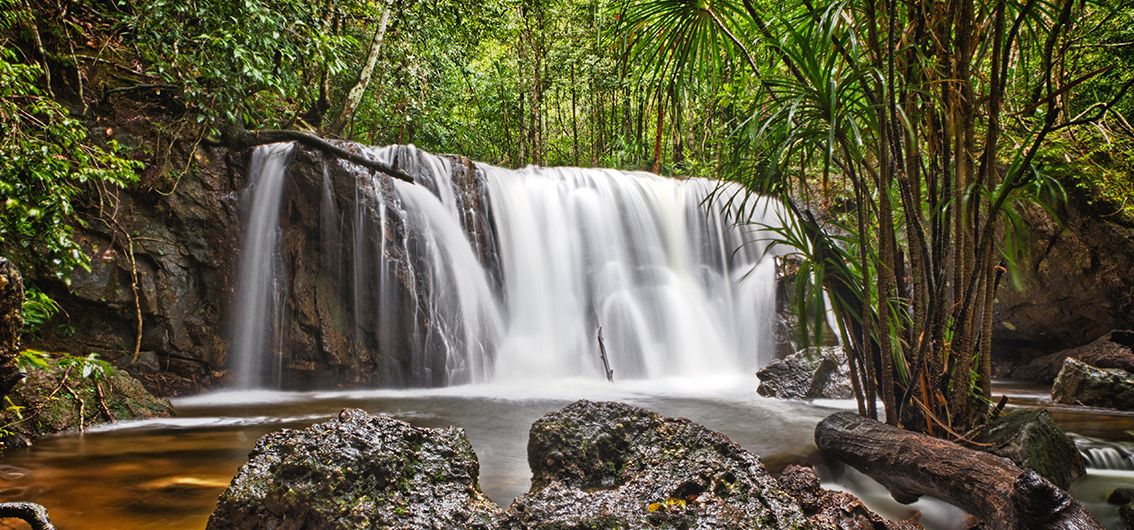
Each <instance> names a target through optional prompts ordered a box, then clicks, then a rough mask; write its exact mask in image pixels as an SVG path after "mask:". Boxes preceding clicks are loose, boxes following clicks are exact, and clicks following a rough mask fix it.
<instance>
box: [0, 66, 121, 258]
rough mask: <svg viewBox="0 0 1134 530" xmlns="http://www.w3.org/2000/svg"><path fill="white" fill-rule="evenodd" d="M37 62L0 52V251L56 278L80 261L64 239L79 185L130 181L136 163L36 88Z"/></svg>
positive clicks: (69, 230) (69, 228) (76, 250)
mask: <svg viewBox="0 0 1134 530" xmlns="http://www.w3.org/2000/svg"><path fill="white" fill-rule="evenodd" d="M41 75H42V70H41V69H40V67H39V66H37V65H33V64H23V63H20V62H17V61H16V56H15V54H14V53H12V52H11V51H10V50H7V49H5V50H3V51H2V52H0V196H2V197H4V199H3V204H2V205H0V254H3V255H6V256H8V257H9V258H10V259H12V261H13V262H14V263H16V264H17V265H18V266H20V267H23V268H33V269H36V270H38V271H40V272H41V273H46V274H53V275H55V276H57V277H59V278H61V279H65V278H66V277H67V275H68V274H69V273H70V272H71V271H72V270H73V269H75V268H76V267H79V268H86V267H87V266H88V258H87V256H85V255H84V254H83V252H82V250H81V249H80V248H79V245H78V244H77V243H76V242H75V241H74V240H73V239H72V234H73V229H72V223H73V222H75V207H74V204H73V203H74V201H75V199H76V197H77V196H78V195H79V194H80V193H81V191H82V189H83V186H88V185H90V186H109V187H121V186H125V185H128V184H130V183H131V182H134V180H135V179H136V176H135V173H134V170H135V169H136V167H137V165H136V163H134V162H132V161H131V160H129V159H127V158H125V157H124V156H123V155H122V153H121V152H120V150H119V146H118V145H117V144H116V143H115V142H114V141H110V142H108V143H107V144H106V145H99V144H98V143H95V142H93V141H92V140H91V139H90V138H88V136H87V131H86V129H85V127H84V126H83V124H82V123H81V122H79V121H78V120H75V119H73V118H71V117H70V116H69V113H68V112H67V110H66V109H65V108H63V106H62V105H60V104H59V103H58V102H56V101H55V100H54V99H53V98H51V97H50V96H48V95H46V94H45V93H44V92H43V91H42V90H41V89H40V88H38V87H37V86H36V81H37V79H38V78H39V77H40V76H41Z"/></svg>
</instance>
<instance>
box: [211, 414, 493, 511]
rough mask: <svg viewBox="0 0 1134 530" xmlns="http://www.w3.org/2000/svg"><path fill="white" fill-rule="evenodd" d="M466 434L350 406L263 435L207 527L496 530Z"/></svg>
mask: <svg viewBox="0 0 1134 530" xmlns="http://www.w3.org/2000/svg"><path fill="white" fill-rule="evenodd" d="M479 473H480V465H479V463H478V462H477V459H476V454H475V453H474V452H473V449H472V445H471V444H470V443H469V440H468V437H466V436H465V433H464V431H463V430H461V429H458V428H456V427H448V428H444V429H426V428H420V427H414V426H412V425H410V424H408V423H406V422H403V421H399V420H395V419H393V418H390V417H388V416H372V415H370V414H367V413H366V412H363V411H361V410H356V409H346V410H344V411H342V412H341V413H339V416H338V418H336V419H333V420H330V421H327V422H323V423H318V424H315V425H312V426H310V427H308V428H306V429H302V430H294V429H284V430H281V431H277V432H274V433H271V434H268V435H265V436H264V437H262V438H260V440H259V441H258V442H257V443H256V448H255V449H254V450H253V451H252V454H251V456H250V458H249V460H248V462H247V463H245V464H244V466H242V467H241V468H240V470H239V471H238V472H237V474H236V477H235V478H233V480H232V483H231V484H230V485H229V487H228V489H227V490H225V492H224V493H223V494H222V495H221V497H220V501H219V502H218V504H217V509H216V511H215V512H213V515H212V517H210V519H209V524H208V528H209V529H210V530H219V529H227V528H239V529H242V530H244V529H255V528H272V529H275V528H342V529H348V528H349V529H355V528H407V529H408V528H438V529H441V528H467V529H478V528H483V529H487V528H491V526H490V525H491V524H492V521H493V518H494V517H495V516H496V515H497V513H498V511H499V508H498V507H497V506H496V505H495V504H494V503H493V502H492V501H490V500H489V499H488V498H487V497H485V496H484V494H483V493H481V491H480V487H479V485H478V483H477V477H478V476H479Z"/></svg>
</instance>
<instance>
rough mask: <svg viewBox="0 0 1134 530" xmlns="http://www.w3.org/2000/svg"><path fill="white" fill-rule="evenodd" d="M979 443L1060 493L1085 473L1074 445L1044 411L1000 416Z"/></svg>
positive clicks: (1013, 411) (1083, 464) (1012, 411)
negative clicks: (1049, 483)
mask: <svg viewBox="0 0 1134 530" xmlns="http://www.w3.org/2000/svg"><path fill="white" fill-rule="evenodd" d="M978 442H980V443H982V444H990V445H989V446H988V447H984V446H980V448H981V449H983V450H985V451H988V452H990V453H992V454H994V455H998V456H1003V457H1005V458H1007V459H1009V460H1011V461H1012V462H1014V463H1015V464H1016V465H1017V466H1020V467H1021V468H1025V469H1031V470H1033V471H1035V472H1036V473H1039V474H1040V475H1042V476H1043V477H1044V478H1046V479H1048V480H1050V481H1051V482H1052V483H1054V484H1055V485H1056V486H1059V487H1060V488H1063V489H1067V488H1069V487H1070V486H1071V481H1073V480H1075V479H1077V478H1079V477H1081V476H1083V475H1084V474H1086V472H1087V467H1086V463H1085V462H1084V460H1083V455H1082V454H1080V453H1079V449H1078V448H1076V447H1075V442H1074V441H1073V440H1071V438H1070V437H1069V436H1067V434H1065V433H1064V432H1063V431H1061V430H1060V429H1059V427H1056V425H1055V422H1054V421H1052V419H1051V416H1050V415H1049V414H1048V413H1047V411H1046V410H1043V409H1014V410H1010V411H1008V412H1005V413H1004V414H1001V415H1000V416H999V417H997V418H996V419H995V420H993V421H992V422H991V423H990V424H989V426H988V431H987V432H986V433H985V434H984V435H982V436H981V437H980V438H979V439H978Z"/></svg>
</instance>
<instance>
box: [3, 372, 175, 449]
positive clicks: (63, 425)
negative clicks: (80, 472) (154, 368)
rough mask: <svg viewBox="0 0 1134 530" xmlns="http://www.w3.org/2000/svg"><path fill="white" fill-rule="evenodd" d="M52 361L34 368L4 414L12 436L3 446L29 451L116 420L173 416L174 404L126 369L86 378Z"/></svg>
mask: <svg viewBox="0 0 1134 530" xmlns="http://www.w3.org/2000/svg"><path fill="white" fill-rule="evenodd" d="M75 361H76V359H75V358H72V359H71V362H72V364H71V365H70V366H64V365H63V364H65V363H62V362H52V363H50V364H48V365H47V366H45V367H42V368H34V369H30V370H28V373H27V378H26V379H24V381H23V382H21V383H20V384H18V385H16V387H15V389H13V391H12V393H11V394H10V395H9V396H8V397H9V398H10V399H11V400H12V405H14V406H15V408H13V407H8V408H7V409H6V410H4V412H3V414H0V420H2V421H3V422H4V424H5V425H6V427H5V430H6V431H7V433H6V434H5V436H4V437H3V440H2V441H0V446H2V447H5V448H10V447H25V446H28V445H31V444H32V442H33V441H34V440H36V439H37V438H42V437H44V436H48V435H51V434H55V433H59V432H64V431H74V430H80V431H81V430H83V429H85V428H86V427H88V426H91V425H96V424H100V423H109V422H114V421H124V420H137V419H145V418H155V417H166V416H172V415H173V406H172V405H170V404H169V401H167V400H165V399H161V398H157V397H154V396H153V395H152V394H150V393H149V391H147V390H146V388H145V387H144V386H143V385H142V383H141V382H140V381H138V380H137V379H134V378H133V377H132V376H130V374H128V373H126V372H125V371H122V370H114V369H112V370H110V371H109V372H107V373H99V374H95V373H91V374H87V375H84V374H83V373H82V372H83V371H84V367H83V366H82V365H77V364H73V363H74V362H75Z"/></svg>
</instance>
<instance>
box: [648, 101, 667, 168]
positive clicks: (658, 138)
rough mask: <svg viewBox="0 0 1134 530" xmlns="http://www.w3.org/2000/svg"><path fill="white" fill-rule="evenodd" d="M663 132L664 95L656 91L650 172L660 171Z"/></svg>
mask: <svg viewBox="0 0 1134 530" xmlns="http://www.w3.org/2000/svg"><path fill="white" fill-rule="evenodd" d="M664 132H665V93H664V92H662V91H661V90H660V89H659V90H658V124H657V128H656V129H655V130H654V163H653V165H652V166H651V169H650V171H653V172H654V173H658V172H659V171H661V159H662V136H663V133H664Z"/></svg>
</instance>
